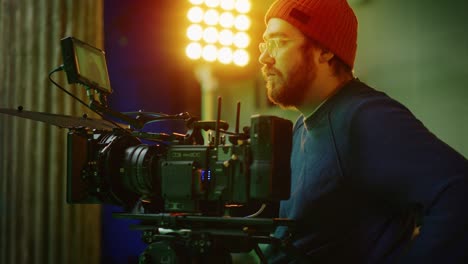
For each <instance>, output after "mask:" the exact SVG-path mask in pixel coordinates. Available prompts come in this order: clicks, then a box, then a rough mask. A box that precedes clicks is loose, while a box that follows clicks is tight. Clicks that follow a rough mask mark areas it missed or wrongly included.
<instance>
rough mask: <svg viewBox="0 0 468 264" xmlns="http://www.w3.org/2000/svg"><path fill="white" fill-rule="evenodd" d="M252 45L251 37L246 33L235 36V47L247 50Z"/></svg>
mask: <svg viewBox="0 0 468 264" xmlns="http://www.w3.org/2000/svg"><path fill="white" fill-rule="evenodd" d="M249 44H250V37H249V35H247V33H245V32H239V33H237V34H236V35H235V36H234V45H235V46H236V47H238V48H241V49H243V48H246V47H247V46H249Z"/></svg>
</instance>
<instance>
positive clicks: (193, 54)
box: [185, 42, 202, 60]
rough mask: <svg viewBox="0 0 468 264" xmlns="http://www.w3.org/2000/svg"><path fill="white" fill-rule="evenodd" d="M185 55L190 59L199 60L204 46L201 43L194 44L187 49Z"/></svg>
mask: <svg viewBox="0 0 468 264" xmlns="http://www.w3.org/2000/svg"><path fill="white" fill-rule="evenodd" d="M185 53H186V54H187V57H189V58H190V59H192V60H198V59H199V58H201V56H202V46H201V45H200V43H195V42H192V43H190V44H189V45H188V46H187V48H186V49H185Z"/></svg>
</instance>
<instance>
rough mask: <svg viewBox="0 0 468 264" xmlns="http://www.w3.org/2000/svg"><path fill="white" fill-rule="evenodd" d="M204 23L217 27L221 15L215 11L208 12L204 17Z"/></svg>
mask: <svg viewBox="0 0 468 264" xmlns="http://www.w3.org/2000/svg"><path fill="white" fill-rule="evenodd" d="M203 19H204V21H205V23H206V24H208V25H212V26H213V25H216V24H217V23H218V21H219V13H218V11H216V10H214V9H210V10H208V11H206V13H205V16H204V18H203Z"/></svg>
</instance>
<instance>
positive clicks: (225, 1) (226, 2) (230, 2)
mask: <svg viewBox="0 0 468 264" xmlns="http://www.w3.org/2000/svg"><path fill="white" fill-rule="evenodd" d="M235 6H236V1H234V0H221V8H222V9H224V10H233V9H234V7H235Z"/></svg>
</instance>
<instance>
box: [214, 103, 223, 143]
mask: <svg viewBox="0 0 468 264" xmlns="http://www.w3.org/2000/svg"><path fill="white" fill-rule="evenodd" d="M221 101H222V99H221V96H218V116H217V117H216V128H215V129H216V134H215V147H217V146H218V145H219V129H220V128H219V123H220V121H221Z"/></svg>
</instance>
